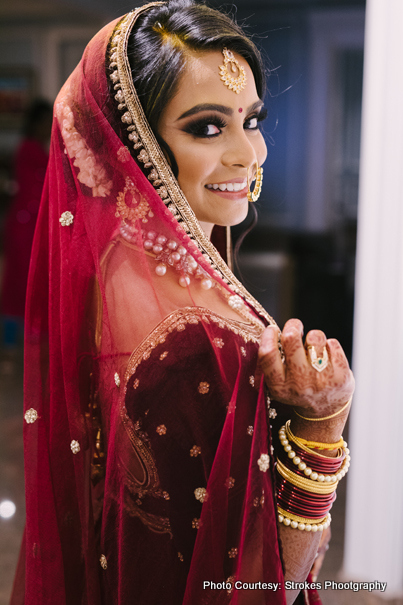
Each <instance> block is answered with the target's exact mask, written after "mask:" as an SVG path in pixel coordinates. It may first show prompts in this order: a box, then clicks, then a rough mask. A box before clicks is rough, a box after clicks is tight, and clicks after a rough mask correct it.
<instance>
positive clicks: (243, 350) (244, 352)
mask: <svg viewBox="0 0 403 605" xmlns="http://www.w3.org/2000/svg"><path fill="white" fill-rule="evenodd" d="M241 354H242V356H243V357H246V349H245V347H241Z"/></svg>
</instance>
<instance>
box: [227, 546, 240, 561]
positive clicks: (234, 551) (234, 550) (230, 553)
mask: <svg viewBox="0 0 403 605" xmlns="http://www.w3.org/2000/svg"><path fill="white" fill-rule="evenodd" d="M237 554H238V549H237V548H231V550H229V551H228V556H229V558H230V559H235V557H236V556H237Z"/></svg>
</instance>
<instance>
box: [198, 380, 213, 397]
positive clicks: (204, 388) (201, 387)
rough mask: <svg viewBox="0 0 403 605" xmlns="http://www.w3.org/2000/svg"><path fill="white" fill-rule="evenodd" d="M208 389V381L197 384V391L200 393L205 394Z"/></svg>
mask: <svg viewBox="0 0 403 605" xmlns="http://www.w3.org/2000/svg"><path fill="white" fill-rule="evenodd" d="M209 390H210V385H209V383H208V382H201V383H200V384H199V393H201V394H202V395H205V394H206V393H208V392H209Z"/></svg>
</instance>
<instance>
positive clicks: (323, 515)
mask: <svg viewBox="0 0 403 605" xmlns="http://www.w3.org/2000/svg"><path fill="white" fill-rule="evenodd" d="M290 423H291V421H290V420H288V422H287V423H286V424H285V425H284V426H282V427H281V429H280V431H279V437H280V443H281V445H282V446H283V452H281V455H280V456H279V457H278V458H277V465H276V470H277V481H278V483H277V492H278V493H277V500H278V520H279V522H280V523H283V524H284V525H286V526H289V527H291V528H293V529H299V530H301V531H308V532H317V531H323V530H324V529H326V528H327V527H329V525H330V521H331V517H330V513H329V511H330V509H331V507H332V504H333V502H334V500H335V499H336V488H337V485H338V482H339V481H340V479H342V478H343V477H344V475H345V474H346V473H347V471H348V468H349V466H350V451H349V449H348V448H347V443H346V442H345V441H344V440H343V439H340V441H338V442H337V443H320V442H316V441H315V442H313V441H307V440H305V439H301V438H298V437H296V436H295V435H293V433H292V431H291V428H290ZM330 449H336V450H337V456H336V458H329V457H327V456H323V455H322V454H319V453H318V452H317V451H315V450H330Z"/></svg>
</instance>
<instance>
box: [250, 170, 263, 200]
mask: <svg viewBox="0 0 403 605" xmlns="http://www.w3.org/2000/svg"><path fill="white" fill-rule="evenodd" d="M247 178H248V202H257V200H258V199H259V196H260V192H261V191H262V183H263V168H262V167H261V166H259V164H258V163H257V161H256V183H255V187H254V189H253V191H251V190H250V180H249V170H248V176H247Z"/></svg>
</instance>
